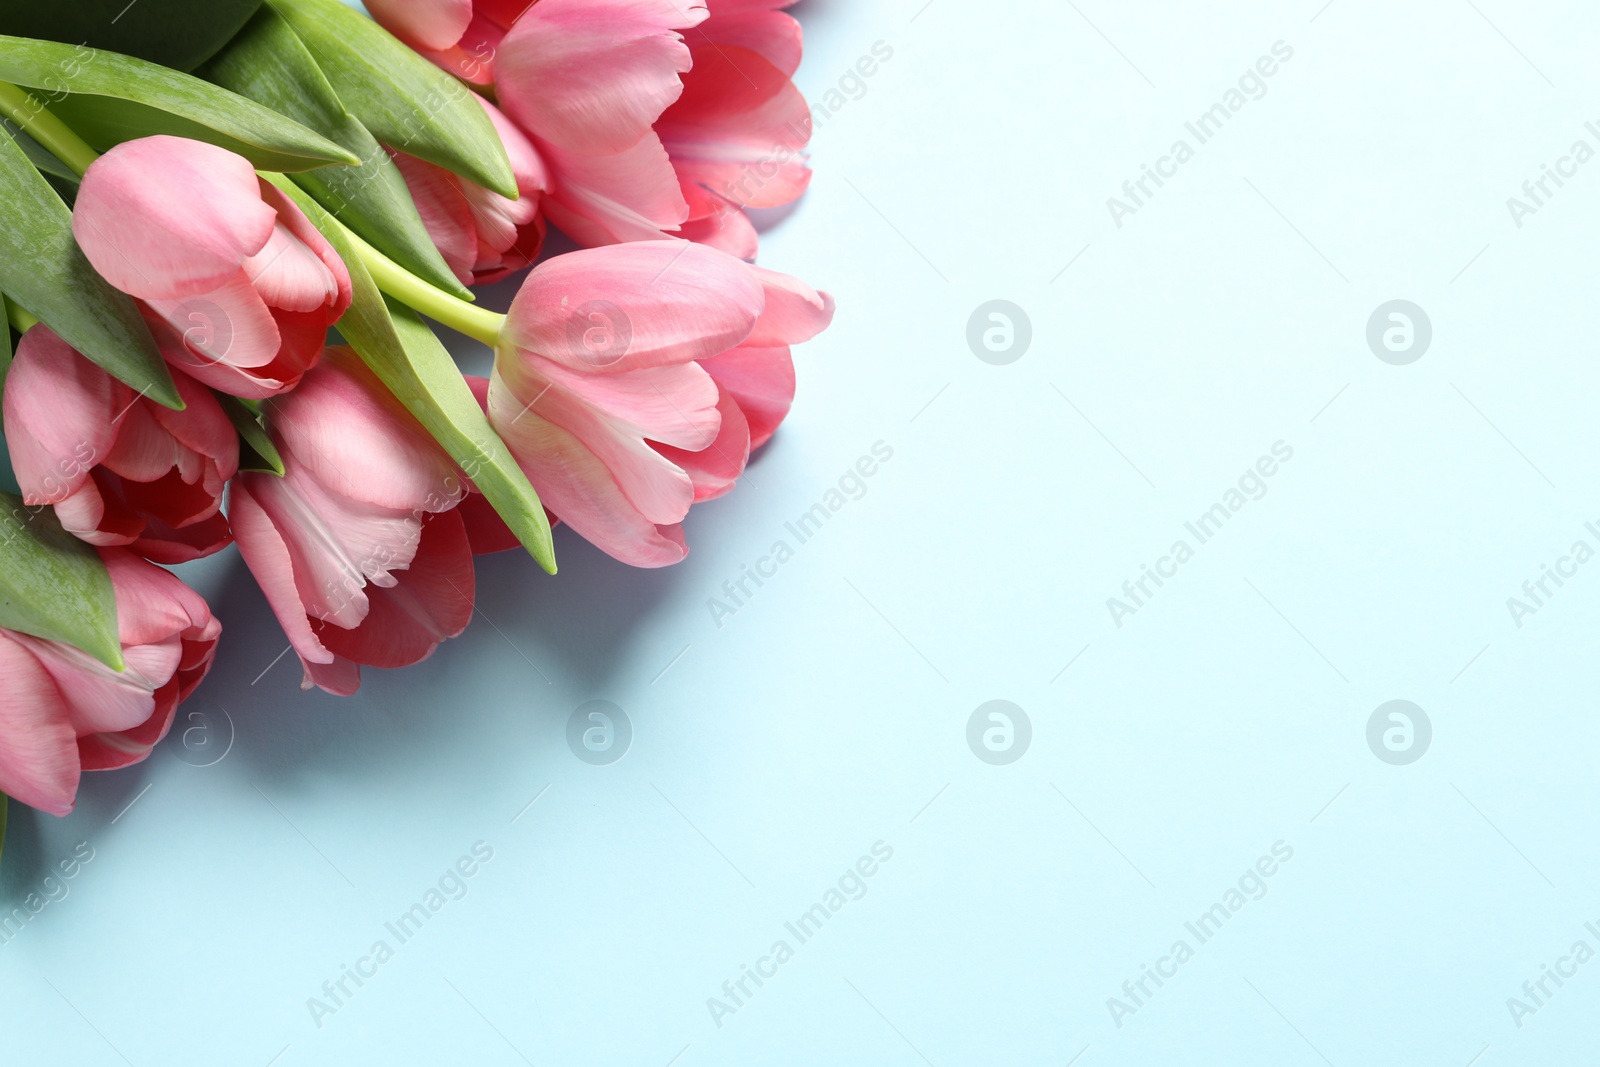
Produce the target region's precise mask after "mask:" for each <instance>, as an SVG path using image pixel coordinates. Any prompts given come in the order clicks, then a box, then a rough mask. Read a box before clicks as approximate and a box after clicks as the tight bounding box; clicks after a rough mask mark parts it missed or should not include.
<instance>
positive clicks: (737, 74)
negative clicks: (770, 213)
mask: <svg viewBox="0 0 1600 1067" xmlns="http://www.w3.org/2000/svg"><path fill="white" fill-rule="evenodd" d="M784 17H786V16H784ZM656 130H657V132H659V133H660V135H661V141H662V143H663V144H665V145H666V147H667V151H668V153H670V154H671V156H672V161H673V165H674V166H676V167H677V170H678V174H679V176H680V177H681V178H683V179H685V180H687V181H693V182H696V183H698V184H701V185H704V186H705V187H706V188H707V189H710V190H711V191H713V192H715V193H716V194H717V195H718V196H721V197H724V198H726V199H728V200H731V201H733V202H734V203H736V204H740V205H743V206H745V207H777V206H779V205H782V204H787V203H789V202H790V201H792V200H794V199H795V198H796V197H798V196H799V195H800V194H801V193H802V192H804V191H805V188H806V185H807V184H808V183H809V182H810V180H811V170H810V168H809V167H807V166H806V165H805V162H804V159H803V156H802V152H803V150H804V148H805V146H806V142H808V141H809V140H810V139H811V109H810V107H809V106H808V105H807V104H806V100H805V97H804V96H803V95H802V94H801V93H800V90H798V89H796V88H795V87H794V84H793V83H792V82H790V81H789V78H788V75H786V74H785V73H784V72H783V71H781V70H779V69H778V68H777V67H775V66H773V65H772V64H771V63H769V62H768V61H767V60H766V59H764V58H763V57H762V56H760V55H758V54H756V53H755V52H752V51H750V50H748V49H745V48H739V47H736V46H733V45H720V44H711V43H705V44H699V45H697V46H696V47H695V48H694V73H693V74H692V75H691V76H690V77H689V78H688V79H686V81H685V83H684V92H683V98H682V99H680V100H679V101H678V102H677V103H676V104H674V105H673V106H672V107H671V108H669V109H668V110H667V112H666V114H664V115H662V116H661V121H660V122H659V123H657V124H656Z"/></svg>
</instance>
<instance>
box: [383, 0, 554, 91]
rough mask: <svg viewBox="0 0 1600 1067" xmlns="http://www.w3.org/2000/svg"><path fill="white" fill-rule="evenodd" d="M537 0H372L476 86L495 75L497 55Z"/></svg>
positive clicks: (405, 33) (399, 32) (415, 44)
mask: <svg viewBox="0 0 1600 1067" xmlns="http://www.w3.org/2000/svg"><path fill="white" fill-rule="evenodd" d="M532 2H533V0H368V3H367V5H366V7H367V11H368V12H369V13H370V14H371V15H372V17H373V19H374V20H376V21H377V23H378V24H379V25H380V26H382V27H383V28H384V29H386V30H388V31H389V32H390V33H392V34H394V35H395V36H396V37H398V38H400V40H402V41H404V42H405V43H406V44H408V45H410V46H411V47H412V48H414V49H416V50H417V51H418V52H421V53H422V54H423V55H424V56H427V57H428V58H429V59H431V60H433V62H435V63H437V64H438V65H439V66H441V67H443V68H444V69H445V70H448V71H449V72H450V73H452V74H454V75H456V76H458V77H461V78H465V79H466V80H467V81H469V82H472V83H473V84H475V85H487V84H488V83H489V81H490V80H491V79H492V78H493V77H494V55H495V50H496V49H497V48H498V47H499V45H500V39H501V38H502V37H504V36H505V33H506V31H507V30H508V29H510V28H511V24H512V23H514V22H516V21H517V16H518V15H521V14H522V12H523V9H524V8H526V7H527V6H528V5H529V4H531V3H532Z"/></svg>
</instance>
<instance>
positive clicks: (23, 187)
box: [0, 138, 183, 409]
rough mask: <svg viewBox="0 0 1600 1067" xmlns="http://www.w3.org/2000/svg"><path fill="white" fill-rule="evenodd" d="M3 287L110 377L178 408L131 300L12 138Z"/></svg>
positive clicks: (3, 148) (0, 241)
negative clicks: (90, 252) (95, 262)
mask: <svg viewBox="0 0 1600 1067" xmlns="http://www.w3.org/2000/svg"><path fill="white" fill-rule="evenodd" d="M0 290H3V291H4V292H5V293H6V295H7V296H8V297H9V298H10V299H11V300H12V301H13V302H15V303H16V304H17V305H19V306H20V307H22V308H25V309H26V310H28V311H29V312H31V313H33V314H34V315H36V316H38V317H39V318H40V319H41V320H43V321H44V323H45V324H46V325H47V326H49V327H50V328H51V329H52V330H54V331H55V332H56V333H58V334H60V335H61V339H62V340H63V341H66V342H67V344H69V345H71V346H72V347H73V348H76V349H77V350H78V351H79V352H82V353H83V354H84V356H86V357H87V358H88V359H89V360H90V361H92V362H94V363H98V364H99V365H100V366H102V367H104V368H105V369H106V371H107V372H108V373H110V374H112V375H113V376H115V377H117V378H120V379H121V380H122V381H124V382H127V383H128V384H129V385H131V386H132V387H133V388H135V389H138V390H140V391H141V392H142V393H144V395H146V396H148V397H150V398H151V399H152V400H155V401H156V402H157V403H160V404H164V405H166V406H167V407H169V408H177V409H181V408H182V407H183V401H182V400H181V399H180V398H179V396H178V390H177V387H176V386H174V385H173V384H172V375H171V374H169V373H168V372H167V365H166V364H165V363H164V362H162V360H161V353H160V351H159V350H158V349H157V348H156V342H155V339H154V338H152V337H151V336H150V329H149V327H147V326H145V324H144V320H143V319H142V318H140V317H139V311H138V309H137V308H136V307H134V304H133V299H132V298H131V297H129V296H128V295H127V294H125V293H120V292H118V291H117V290H115V289H113V288H112V287H111V285H110V284H109V283H108V282H107V281H106V280H105V279H104V278H102V277H100V275H98V274H96V273H95V270H94V268H93V267H91V266H90V265H89V261H88V260H87V259H85V258H84V255H83V252H82V250H80V249H79V248H78V242H77V241H75V240H74V239H73V237H72V213H71V212H70V211H68V210H67V205H66V204H63V203H62V202H61V198H60V197H59V196H57V195H56V192H55V190H54V189H52V188H50V186H49V184H48V183H46V181H45V180H44V178H43V177H42V176H41V175H40V174H39V172H38V171H37V170H35V169H34V167H33V164H32V163H30V162H28V157H27V156H26V155H24V154H23V151H22V149H21V148H19V147H17V144H16V142H14V141H12V140H11V139H10V138H5V139H4V141H3V143H0Z"/></svg>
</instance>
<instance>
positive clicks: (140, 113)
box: [0, 37, 361, 171]
mask: <svg viewBox="0 0 1600 1067" xmlns="http://www.w3.org/2000/svg"><path fill="white" fill-rule="evenodd" d="M0 81H7V82H11V83H13V84H16V85H21V86H24V87H26V88H28V89H30V90H32V91H33V95H34V97H35V98H36V100H37V101H38V103H40V104H41V105H43V106H45V107H47V108H49V110H50V112H51V114H53V115H55V116H56V117H57V118H59V119H60V120H61V121H63V122H65V123H66V124H67V125H68V126H70V127H71V128H72V130H73V132H75V133H76V134H77V135H78V136H79V137H82V138H83V139H84V140H85V141H87V142H89V144H91V145H93V146H94V147H95V148H97V149H99V150H100V151H105V150H106V149H108V148H110V147H112V146H113V145H117V144H121V143H122V142H123V141H131V140H133V139H134V138H136V137H149V136H151V135H152V134H162V133H164V134H171V135H173V136H177V137H189V138H192V139H194V140H197V141H209V142H210V143H212V144H214V145H220V146H221V147H223V148H226V149H228V150H229V151H231V152H237V153H238V154H239V155H241V156H244V157H245V158H246V159H248V160H249V161H250V162H251V163H253V164H255V165H256V166H257V167H260V168H262V169H264V170H275V171H297V170H309V169H311V168H312V167H321V166H326V165H327V164H329V163H343V164H348V165H350V166H354V165H355V164H357V163H359V162H361V161H360V160H359V159H357V158H356V157H355V156H354V155H352V154H351V153H350V152H349V151H348V150H347V149H344V148H341V147H340V146H339V145H337V144H334V143H333V142H332V141H330V140H328V139H327V138H326V137H324V136H322V135H321V134H319V133H317V132H316V131H315V130H308V129H306V127H304V126H302V125H300V123H298V122H295V121H294V120H293V119H289V118H285V117H284V116H282V115H280V114H278V113H277V112H276V111H273V110H272V109H271V108H267V107H263V106H262V105H260V104H258V103H256V102H255V101H253V100H247V99H245V98H244V97H242V96H239V95H238V94H236V93H230V92H228V91H227V90H226V89H223V88H221V87H219V86H216V85H212V84H211V83H210V82H205V81H201V80H200V79H199V78H196V77H193V76H191V75H188V74H184V73H181V72H179V71H176V70H170V69H168V68H166V67H162V66H157V65H156V64H154V63H147V62H145V61H144V60H142V59H135V58H133V57H132V56H125V55H119V54H118V53H116V52H101V51H96V50H95V49H93V48H86V47H84V46H81V45H70V44H61V43H59V42H56V41H37V40H30V39H27V38H22V37H0Z"/></svg>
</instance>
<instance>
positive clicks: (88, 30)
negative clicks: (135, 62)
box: [0, 0, 261, 70]
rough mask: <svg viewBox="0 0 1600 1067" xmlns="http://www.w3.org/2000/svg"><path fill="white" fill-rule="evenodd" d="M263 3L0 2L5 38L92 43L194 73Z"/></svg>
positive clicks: (0, 28) (233, 0) (0, 24)
mask: <svg viewBox="0 0 1600 1067" xmlns="http://www.w3.org/2000/svg"><path fill="white" fill-rule="evenodd" d="M260 3H261V0H143V2H141V3H136V4H130V3H129V2H128V0H55V2H46V3H41V2H40V0H0V33H9V34H13V35H15V36H17V37H42V38H44V39H45V40H48V41H66V42H67V43H69V44H79V43H82V44H87V45H88V46H89V47H91V48H104V49H109V50H110V51H113V52H122V53H125V54H126V55H130V56H138V57H139V58H140V59H147V60H149V61H150V62H152V63H159V64H161V65H162V66H164V67H175V68H177V69H178V70H192V69H193V68H194V67H195V66H196V65H198V64H199V63H200V62H201V61H202V60H204V59H205V58H206V57H207V56H209V55H210V54H211V53H213V52H215V51H216V50H217V49H218V48H221V47H222V45H223V44H224V43H225V42H226V41H227V40H228V38H229V37H232V36H233V35H234V34H235V33H236V32H238V29H239V27H240V26H243V25H244V24H245V20H247V19H248V18H249V17H250V15H251V13H252V12H254V11H255V9H256V7H257V6H258V5H259V4H260Z"/></svg>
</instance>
